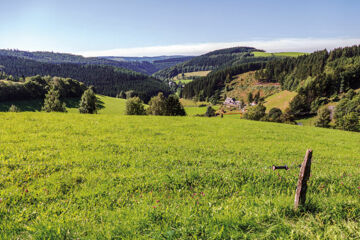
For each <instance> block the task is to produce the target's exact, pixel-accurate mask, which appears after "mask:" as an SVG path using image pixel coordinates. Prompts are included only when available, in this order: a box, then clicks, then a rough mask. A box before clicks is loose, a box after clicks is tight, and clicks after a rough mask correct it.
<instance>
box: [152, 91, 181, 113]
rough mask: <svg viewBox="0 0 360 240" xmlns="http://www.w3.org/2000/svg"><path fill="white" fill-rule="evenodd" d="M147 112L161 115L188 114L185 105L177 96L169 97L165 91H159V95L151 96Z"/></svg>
mask: <svg viewBox="0 0 360 240" xmlns="http://www.w3.org/2000/svg"><path fill="white" fill-rule="evenodd" d="M147 112H148V114H150V115H161V116H185V115H186V112H185V110H184V107H183V106H182V104H181V103H180V101H179V98H178V97H177V96H175V95H170V96H169V97H168V98H166V97H165V96H164V94H163V93H159V94H158V95H157V96H155V97H152V98H151V100H150V102H149V108H148V110H147Z"/></svg>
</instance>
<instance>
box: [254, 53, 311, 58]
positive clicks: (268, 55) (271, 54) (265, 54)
mask: <svg viewBox="0 0 360 240" xmlns="http://www.w3.org/2000/svg"><path fill="white" fill-rule="evenodd" d="M252 53H253V54H254V56H255V57H272V56H274V57H298V56H302V55H306V54H308V53H302V52H276V53H268V52H252Z"/></svg>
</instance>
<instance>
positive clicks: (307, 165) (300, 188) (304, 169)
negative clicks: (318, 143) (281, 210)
mask: <svg viewBox="0 0 360 240" xmlns="http://www.w3.org/2000/svg"><path fill="white" fill-rule="evenodd" d="M311 157H312V150H311V149H308V150H307V151H306V154H305V158H304V162H303V163H302V164H301V168H300V174H299V180H298V183H297V187H296V193H295V203H294V207H295V209H297V208H298V207H299V205H302V206H304V204H305V200H306V190H307V181H308V180H309V178H310V169H311Z"/></svg>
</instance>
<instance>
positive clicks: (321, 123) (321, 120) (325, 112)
mask: <svg viewBox="0 0 360 240" xmlns="http://www.w3.org/2000/svg"><path fill="white" fill-rule="evenodd" d="M330 114H331V112H330V110H329V109H328V108H323V109H319V111H318V117H317V119H316V122H315V126H316V127H323V128H328V127H330V125H329V123H330V122H331V118H330Z"/></svg>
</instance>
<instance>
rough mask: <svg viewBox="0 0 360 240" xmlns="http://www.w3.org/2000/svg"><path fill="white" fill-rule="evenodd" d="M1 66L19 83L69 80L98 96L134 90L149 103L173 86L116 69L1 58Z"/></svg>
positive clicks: (129, 71)
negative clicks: (29, 78)
mask: <svg viewBox="0 0 360 240" xmlns="http://www.w3.org/2000/svg"><path fill="white" fill-rule="evenodd" d="M0 66H1V69H0V71H3V72H5V73H6V74H9V75H12V76H13V77H14V78H15V79H16V80H18V79H20V78H24V77H26V76H34V75H42V76H46V75H49V76H59V77H69V78H73V79H76V80H78V81H81V82H83V83H85V84H86V85H88V86H90V85H92V86H94V88H95V91H96V92H97V93H100V94H103V95H107V96H116V94H118V93H119V92H120V91H129V90H133V91H135V92H137V95H138V96H139V97H140V98H141V99H142V100H144V101H146V102H147V101H149V99H150V98H151V97H152V96H155V95H156V94H157V93H158V92H164V93H169V92H170V89H169V87H168V86H167V85H166V84H164V83H163V82H161V81H160V80H157V79H155V78H153V77H150V76H147V75H144V74H140V73H136V72H134V71H131V70H126V69H122V68H116V67H112V66H105V65H81V64H72V63H61V64H53V63H43V62H37V61H33V60H29V59H25V58H18V57H9V56H0Z"/></svg>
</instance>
